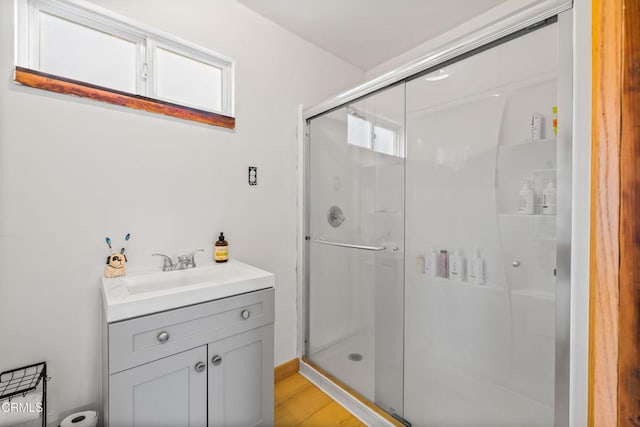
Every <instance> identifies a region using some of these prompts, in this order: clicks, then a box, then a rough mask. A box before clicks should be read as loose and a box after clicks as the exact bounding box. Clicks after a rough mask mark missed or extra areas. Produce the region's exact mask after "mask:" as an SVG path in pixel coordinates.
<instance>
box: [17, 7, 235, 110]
mask: <svg viewBox="0 0 640 427" xmlns="http://www.w3.org/2000/svg"><path fill="white" fill-rule="evenodd" d="M14 2H15V8H14V11H15V17H14V19H15V25H14V28H15V58H14V61H15V65H16V66H20V67H24V68H28V69H31V70H35V71H43V72H46V70H41V69H40V64H39V42H40V37H39V34H38V32H39V28H40V25H39V19H40V13H41V11H42V12H45V13H48V14H50V15H54V16H57V17H59V18H62V19H66V20H68V21H71V22H74V23H76V24H80V25H83V26H85V27H88V28H92V29H95V30H97V31H101V32H104V33H107V34H110V35H113V36H116V37H119V38H122V39H124V40H127V41H130V42H133V43H135V44H136V46H137V59H136V70H135V72H136V76H137V78H136V92H135V95H141V96H145V97H148V98H152V99H158V100H161V101H166V102H171V103H175V102H174V101H171V100H166V99H162V98H160V97H158V96H157V94H156V92H157V91H156V89H155V82H156V76H155V65H154V64H155V55H156V49H157V48H158V47H161V48H163V49H167V50H170V51H172V52H175V53H178V54H180V55H183V56H185V57H187V58H190V59H194V60H197V61H200V62H203V63H206V64H209V65H212V66H215V67H217V68H220V69H221V70H222V88H221V97H222V99H221V109H220V110H219V111H218V110H212V109H205V108H203V107H201V106H194V105H188V104H185V103H180V104H179V105H183V106H186V107H191V108H195V109H198V110H204V111H210V112H213V113H219V114H223V115H225V116H229V117H234V116H235V102H234V97H235V61H234V60H233V59H231V58H229V57H227V56H224V55H221V54H219V53H217V52H214V51H213V50H210V49H206V48H203V47H202V46H199V45H196V44H194V43H191V42H188V41H186V40H182V39H180V38H178V37H175V36H173V35H170V34H167V33H164V32H162V31H159V30H156V29H154V28H151V27H148V26H145V25H142V24H140V23H137V22H135V21H133V20H131V19H129V18H126V17H124V16H121V15H118V14H116V13H113V12H111V11H109V10H106V9H104V8H101V7H99V6H96V5H94V4H92V3H89V2H86V1H83V0H14ZM60 77H65V76H60ZM86 83H89V84H91V83H92V82H86ZM114 90H115V89H114Z"/></svg>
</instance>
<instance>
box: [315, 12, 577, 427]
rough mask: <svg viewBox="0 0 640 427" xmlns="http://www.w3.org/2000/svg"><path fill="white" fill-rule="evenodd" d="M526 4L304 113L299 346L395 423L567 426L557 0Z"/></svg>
mask: <svg viewBox="0 0 640 427" xmlns="http://www.w3.org/2000/svg"><path fill="white" fill-rule="evenodd" d="M555 3H556V4H558V3H559V2H555ZM565 3H566V2H565ZM565 9H566V7H565ZM536 16H537V17H538V20H537V21H536V22H533V23H526V25H520V27H519V28H518V27H517V26H512V27H511V28H512V30H511V31H509V32H508V34H506V32H503V33H500V34H499V37H498V36H496V37H493V39H490V38H488V37H487V38H485V40H484V42H483V43H482V44H480V43H478V42H477V41H476V44H475V45H472V46H469V48H468V49H466V51H464V52H457V53H455V54H454V53H453V52H447V55H441V56H438V55H434V58H435V59H432V60H431V62H430V63H427V65H426V66H422V69H417V71H416V69H415V68H414V71H415V72H413V73H412V74H410V75H404V76H403V75H400V76H399V78H397V79H395V81H388V82H387V84H384V85H380V86H382V87H376V88H373V89H371V90H362V91H361V92H360V93H357V91H356V94H355V95H353V96H350V97H348V98H349V99H348V101H346V102H344V101H342V102H341V101H340V100H339V99H338V100H334V101H333V102H331V103H328V104H326V105H324V106H320V107H317V108H315V109H311V110H308V111H307V113H306V114H305V120H306V138H305V144H304V146H305V156H304V159H305V214H304V215H305V233H304V235H305V241H304V272H305V274H304V313H303V318H304V328H303V329H304V331H303V335H304V337H303V361H304V362H305V365H307V366H309V367H310V368H312V369H314V370H316V371H318V372H320V373H322V374H323V375H325V376H326V377H328V378H330V379H331V380H332V381H334V382H335V383H337V384H339V385H340V386H341V387H342V388H344V389H346V390H347V391H349V392H350V393H352V394H353V395H355V396H356V397H357V398H358V399H359V400H361V401H363V402H365V403H369V404H374V405H375V406H376V407H377V408H378V409H379V410H380V411H384V413H386V414H388V415H389V416H392V417H394V418H396V419H397V420H398V421H399V422H401V423H405V424H407V425H408V423H411V424H412V425H414V426H487V427H488V426H491V427H502V426H504V427H515V426H522V427H538V426H539V427H543V426H544V427H551V426H556V427H564V426H568V338H569V337H568V330H569V325H568V322H569V320H568V313H569V296H568V292H569V274H570V273H569V259H570V250H571V249H570V233H571V231H570V230H571V224H570V221H571V215H570V200H571V193H570V188H571V182H570V179H571V150H572V147H571V128H572V123H571V117H572V114H571V107H572V105H571V103H572V93H571V81H572V69H571V57H572V52H571V11H570V10H568V11H565V12H561V13H559V12H558V11H557V10H551V11H547V14H546V15H540V14H539V15H536ZM405 74H408V73H405Z"/></svg>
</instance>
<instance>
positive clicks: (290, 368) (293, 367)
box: [273, 358, 300, 382]
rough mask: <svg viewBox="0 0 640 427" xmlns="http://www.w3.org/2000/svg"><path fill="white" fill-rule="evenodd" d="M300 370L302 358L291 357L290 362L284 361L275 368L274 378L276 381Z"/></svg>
mask: <svg viewBox="0 0 640 427" xmlns="http://www.w3.org/2000/svg"><path fill="white" fill-rule="evenodd" d="M299 370H300V359H298V358H296V359H291V360H289V361H288V362H284V363H283V364H282V365H278V366H276V367H275V368H274V369H273V380H274V381H275V382H278V381H281V380H283V379H285V378H287V377H290V376H291V375H293V374H295V373H296V372H298V371H299Z"/></svg>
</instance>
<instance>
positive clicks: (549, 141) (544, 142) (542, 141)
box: [498, 138, 558, 151]
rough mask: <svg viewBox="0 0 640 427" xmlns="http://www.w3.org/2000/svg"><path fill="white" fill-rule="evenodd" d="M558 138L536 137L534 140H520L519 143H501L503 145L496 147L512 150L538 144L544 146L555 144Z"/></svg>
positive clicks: (537, 145)
mask: <svg viewBox="0 0 640 427" xmlns="http://www.w3.org/2000/svg"><path fill="white" fill-rule="evenodd" d="M557 142H558V139H557V138H544V139H536V140H531V139H525V140H524V141H522V142H521V143H519V144H503V145H499V146H498V149H500V150H507V151H508V150H512V149H523V148H531V147H540V146H544V145H549V146H551V145H555V144H557Z"/></svg>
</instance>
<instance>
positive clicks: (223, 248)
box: [213, 233, 229, 262]
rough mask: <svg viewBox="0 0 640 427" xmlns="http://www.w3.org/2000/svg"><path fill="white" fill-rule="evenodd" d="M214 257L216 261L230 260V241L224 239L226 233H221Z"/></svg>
mask: <svg viewBox="0 0 640 427" xmlns="http://www.w3.org/2000/svg"><path fill="white" fill-rule="evenodd" d="M213 258H214V260H215V261H216V262H227V261H229V242H227V241H226V240H224V233H220V236H219V237H218V241H217V242H216V244H215V247H214V256H213Z"/></svg>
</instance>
